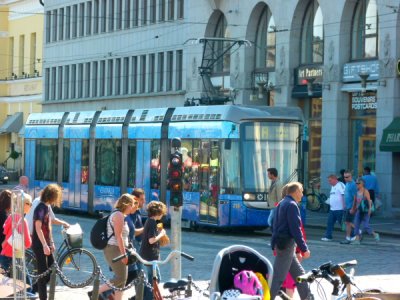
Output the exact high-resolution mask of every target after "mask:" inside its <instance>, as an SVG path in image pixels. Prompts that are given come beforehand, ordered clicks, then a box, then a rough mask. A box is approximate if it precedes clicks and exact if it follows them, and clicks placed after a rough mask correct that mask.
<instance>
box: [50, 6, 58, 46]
mask: <svg viewBox="0 0 400 300" xmlns="http://www.w3.org/2000/svg"><path fill="white" fill-rule="evenodd" d="M57 20H58V14H57V9H55V10H53V16H52V19H51V35H52V37H51V41H52V42H56V41H57V29H58V27H57Z"/></svg>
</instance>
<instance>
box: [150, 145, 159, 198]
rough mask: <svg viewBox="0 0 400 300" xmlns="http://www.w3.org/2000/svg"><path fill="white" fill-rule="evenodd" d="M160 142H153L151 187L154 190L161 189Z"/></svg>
mask: <svg viewBox="0 0 400 300" xmlns="http://www.w3.org/2000/svg"><path fill="white" fill-rule="evenodd" d="M160 153H161V149H160V141H152V142H151V162H150V186H151V188H152V189H156V190H158V189H160V182H161V174H160V168H161V165H160Z"/></svg>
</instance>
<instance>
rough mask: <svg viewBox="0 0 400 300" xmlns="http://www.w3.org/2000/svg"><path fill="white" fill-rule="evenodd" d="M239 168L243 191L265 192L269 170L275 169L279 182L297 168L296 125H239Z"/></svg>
mask: <svg viewBox="0 0 400 300" xmlns="http://www.w3.org/2000/svg"><path fill="white" fill-rule="evenodd" d="M242 126H244V129H243V130H241V138H242V139H243V140H242V142H243V144H242V154H243V155H242V160H241V161H242V166H243V169H242V170H243V172H242V176H243V183H244V188H245V189H249V190H255V191H265V190H268V188H269V185H270V181H269V180H268V177H267V169H268V168H277V169H278V175H279V178H280V179H281V181H282V182H286V181H287V180H288V179H289V177H290V175H291V174H293V172H294V171H295V170H296V169H297V166H298V152H297V151H296V150H297V147H296V146H297V140H298V137H299V126H298V125H296V124H287V123H272V122H255V123H244V124H242Z"/></svg>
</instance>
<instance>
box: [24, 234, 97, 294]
mask: <svg viewBox="0 0 400 300" xmlns="http://www.w3.org/2000/svg"><path fill="white" fill-rule="evenodd" d="M61 234H62V236H63V239H64V240H63V242H62V244H61V245H60V247H59V248H58V249H57V252H56V254H55V256H54V259H55V261H56V262H57V264H58V266H59V269H60V271H61V273H62V274H58V275H59V277H60V279H61V281H62V282H63V284H64V285H66V286H68V287H70V288H81V287H84V286H87V285H89V284H90V283H91V282H92V281H93V280H94V278H95V276H96V270H97V261H96V258H95V257H94V255H93V254H92V253H90V252H89V251H88V250H86V249H84V248H82V240H83V233H82V234H80V235H70V234H68V233H67V230H65V229H62V230H61ZM25 264H26V268H27V270H28V272H29V274H30V275H38V271H37V267H36V257H35V254H34V253H33V251H32V250H31V249H27V250H26V251H25Z"/></svg>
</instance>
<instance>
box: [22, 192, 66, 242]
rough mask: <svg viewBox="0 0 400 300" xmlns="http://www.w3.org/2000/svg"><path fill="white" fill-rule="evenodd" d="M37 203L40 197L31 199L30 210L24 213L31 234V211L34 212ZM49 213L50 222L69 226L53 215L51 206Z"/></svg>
mask: <svg viewBox="0 0 400 300" xmlns="http://www.w3.org/2000/svg"><path fill="white" fill-rule="evenodd" d="M39 203H40V197H37V198H35V200H33V202H32V207H31V210H30V211H29V213H27V214H26V215H25V219H26V221H27V222H28V227H29V233H30V234H31V235H32V232H33V213H34V212H35V208H36V207H37V206H38V205H39ZM49 214H50V219H51V224H53V225H62V226H64V228H68V227H69V226H70V225H69V224H68V223H67V222H65V221H63V220H61V219H59V218H57V217H56V216H55V214H54V212H53V210H52V208H51V206H50V210H49Z"/></svg>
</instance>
